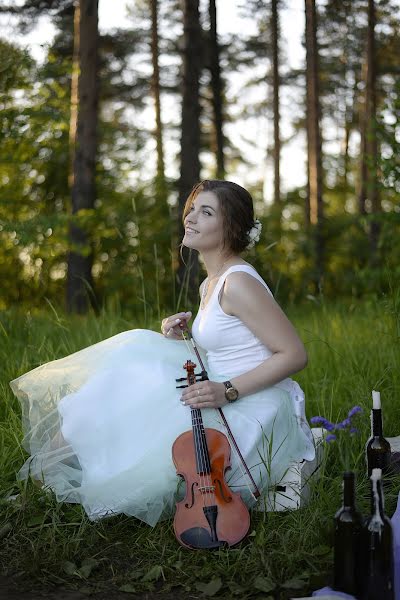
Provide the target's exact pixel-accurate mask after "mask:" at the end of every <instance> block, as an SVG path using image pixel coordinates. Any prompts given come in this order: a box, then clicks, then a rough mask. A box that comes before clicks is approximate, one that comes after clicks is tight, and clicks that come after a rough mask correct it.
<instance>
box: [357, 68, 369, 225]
mask: <svg viewBox="0 0 400 600" xmlns="http://www.w3.org/2000/svg"><path fill="white" fill-rule="evenodd" d="M361 71H362V72H361V79H362V81H365V84H366V80H367V63H366V62H365V63H363V66H362V69H361ZM365 87H367V86H365ZM366 94H367V93H366V91H365V94H364V106H363V107H362V108H360V116H359V122H360V175H359V181H358V194H357V197H358V212H359V213H360V215H365V213H366V212H367V211H366V206H365V204H366V198H367V177H368V174H367V123H368V117H367V95H366Z"/></svg>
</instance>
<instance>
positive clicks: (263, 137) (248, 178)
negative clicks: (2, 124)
mask: <svg viewBox="0 0 400 600" xmlns="http://www.w3.org/2000/svg"><path fill="white" fill-rule="evenodd" d="M128 2H130V3H131V2H132V0H99V29H100V32H101V33H105V32H107V31H110V30H112V29H113V28H115V27H124V26H125V25H126V26H129V21H128V20H127V18H126V5H127V3H128ZM203 4H204V2H203ZM236 5H237V2H234V1H233V0H217V26H218V33H219V35H220V36H221V39H222V38H223V36H224V34H227V33H235V32H238V33H239V32H242V31H243V30H244V29H245V30H246V31H249V32H250V31H251V30H253V31H254V29H255V24H254V23H253V22H252V21H249V20H244V19H243V18H242V17H240V16H239V14H238V13H239V11H238V9H237V6H236ZM303 7H304V2H303V1H300V0H286V8H285V10H283V11H281V15H280V17H281V30H282V33H283V35H282V40H281V47H282V50H283V52H284V53H285V54H286V56H287V61H288V64H289V65H290V66H291V67H299V66H301V65H302V64H304V60H305V57H304V49H303V47H302V44H301V39H302V34H303V31H304V8H303ZM53 34H54V29H53V27H52V25H51V22H50V20H49V19H46V18H43V19H41V21H40V23H39V26H38V27H37V28H36V29H35V30H34V31H32V32H31V33H30V34H28V35H26V36H24V38H19V40H18V41H19V43H20V44H21V45H23V46H25V47H27V48H28V49H29V51H30V52H31V54H32V55H33V56H34V57H35V58H36V59H37V60H39V61H41V60H43V57H44V55H45V50H46V45H47V44H48V43H50V42H51V39H52V37H53ZM1 35H2V36H4V37H9V36H10V35H12V36H13V39H14V40H15V33H14V32H13V31H12V22H11V19H10V18H7V17H3V18H2V21H1ZM241 81H242V75H240V74H236V73H234V74H231V75H230V76H229V80H228V94H232V93H234V92H235V91H237V90H238V89H240V86H241ZM264 89H265V88H264ZM260 93H261V90H260V92H258V94H257V92H256V91H254V92H252V93H251V94H246V102H252V101H257V100H260V99H261V97H260ZM290 93H293V92H284V91H283V93H282V95H281V136H282V137H283V138H289V137H290V136H291V134H292V128H291V124H290V123H291V118H292V117H293V114H292V111H293V98H292V97H290V95H289V94H290ZM161 102H162V111H163V114H164V117H165V118H166V119H169V116H168V113H169V111H173V110H174V103H172V104H171V103H168V101H167V98H165V97H164V99H163V98H162V99H161ZM235 108H236V107H235ZM237 109H238V111H240V107H239V106H238V107H237ZM146 113H147V114H146ZM146 113H145V114H144V119H145V122H147V126H148V127H151V126H152V120H153V119H154V111H153V110H152V108H151V107H149V110H148V111H146ZM175 113H176V109H175ZM171 116H172V115H171ZM175 118H176V114H175ZM226 133H227V134H228V135H229V136H230V137H231V139H232V140H233V142H234V143H235V144H236V145H237V146H238V147H239V148H240V150H241V151H242V152H243V154H244V155H245V156H247V157H249V158H250V159H251V160H252V161H253V162H255V163H256V167H255V168H254V169H249V167H247V166H244V165H243V166H242V167H241V168H239V169H238V170H237V171H236V172H235V173H228V174H227V177H226V178H227V179H230V180H232V181H235V182H236V183H238V184H241V185H243V186H245V187H246V185H249V184H253V183H254V182H255V181H257V180H259V179H260V178H264V180H265V185H264V199H265V201H267V202H269V201H270V200H271V198H272V189H273V170H272V160H271V159H267V151H266V148H267V147H268V146H269V145H271V144H272V140H273V124H272V122H268V121H267V119H266V118H265V117H260V118H257V119H252V120H250V121H249V120H248V121H246V122H243V123H242V124H228V125H226ZM177 150H178V148H177V145H176V142H174V141H173V140H168V138H166V140H165V154H166V172H167V175H168V176H169V177H172V178H175V177H177V176H178V171H177V168H178V165H176V164H174V162H173V159H172V157H173V155H174V153H176V152H177ZM149 153H150V156H149V160H151V159H152V158H153V159H154V164H155V147H154V148H150V149H149ZM202 158H204V157H202ZM305 159H306V156H305V138H304V136H303V135H297V136H295V137H294V139H293V140H291V141H290V142H288V143H287V144H285V145H284V146H283V148H282V154H281V179H282V182H281V186H282V191H283V192H284V191H286V190H288V189H291V188H293V187H294V186H298V185H303V184H304V183H305V181H306V170H305V169H306V167H305ZM202 175H203V176H204V173H203V174H202Z"/></svg>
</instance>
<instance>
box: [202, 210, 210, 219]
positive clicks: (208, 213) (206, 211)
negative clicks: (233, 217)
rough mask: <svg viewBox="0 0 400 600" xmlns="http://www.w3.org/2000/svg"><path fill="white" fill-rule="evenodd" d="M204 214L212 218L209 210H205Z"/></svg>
mask: <svg viewBox="0 0 400 600" xmlns="http://www.w3.org/2000/svg"><path fill="white" fill-rule="evenodd" d="M203 213H204V214H205V215H208V216H209V217H211V213H210V212H208V210H203Z"/></svg>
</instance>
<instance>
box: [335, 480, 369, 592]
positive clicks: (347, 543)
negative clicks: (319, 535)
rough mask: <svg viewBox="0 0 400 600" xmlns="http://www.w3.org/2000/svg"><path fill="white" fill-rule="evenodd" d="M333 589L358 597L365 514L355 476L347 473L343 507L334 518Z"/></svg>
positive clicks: (344, 481) (344, 482)
mask: <svg viewBox="0 0 400 600" xmlns="http://www.w3.org/2000/svg"><path fill="white" fill-rule="evenodd" d="M334 524H335V531H334V571H333V589H335V590H337V591H340V592H346V593H347V594H352V595H353V596H358V593H359V590H360V538H361V530H362V515H361V513H359V512H358V510H357V508H356V505H355V476H354V473H352V472H345V473H344V474H343V506H342V507H341V508H340V509H339V510H338V511H337V513H336V515H335V519H334Z"/></svg>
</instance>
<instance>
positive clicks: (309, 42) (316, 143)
mask: <svg viewBox="0 0 400 600" xmlns="http://www.w3.org/2000/svg"><path fill="white" fill-rule="evenodd" d="M305 13H306V61H307V65H306V79H307V151H308V152H307V154H308V185H309V205H310V223H311V225H314V227H315V265H316V275H317V277H316V278H317V281H316V284H317V285H319V284H320V282H321V278H322V275H323V262H324V239H323V233H322V225H323V218H324V210H323V200H322V152H321V133H320V102H319V82H318V77H319V73H318V46H317V23H316V18H317V15H316V9H315V0H305Z"/></svg>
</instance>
